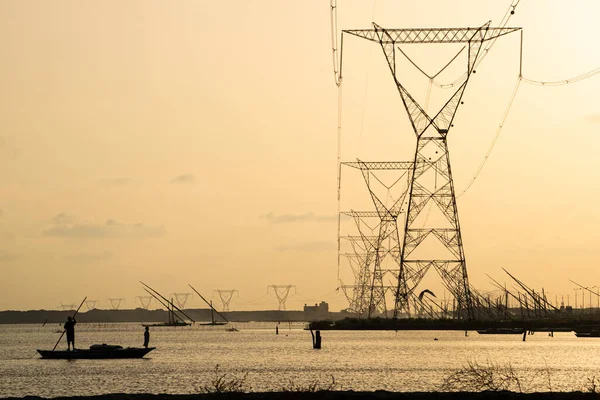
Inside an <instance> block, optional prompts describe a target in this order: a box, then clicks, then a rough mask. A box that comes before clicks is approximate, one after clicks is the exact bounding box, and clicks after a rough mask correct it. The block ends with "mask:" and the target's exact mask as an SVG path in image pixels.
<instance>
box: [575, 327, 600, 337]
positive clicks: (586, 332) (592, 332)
mask: <svg viewBox="0 0 600 400" xmlns="http://www.w3.org/2000/svg"><path fill="white" fill-rule="evenodd" d="M574 330H575V336H577V337H582V338H590V337H600V326H578V327H577V328H575V329H574Z"/></svg>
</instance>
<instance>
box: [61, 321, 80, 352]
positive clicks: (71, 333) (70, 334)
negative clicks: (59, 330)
mask: <svg viewBox="0 0 600 400" xmlns="http://www.w3.org/2000/svg"><path fill="white" fill-rule="evenodd" d="M76 323H77V321H75V317H73V318H71V317H69V318H67V322H65V327H64V328H65V331H66V332H67V350H69V351H71V344H73V350H75V324H76Z"/></svg>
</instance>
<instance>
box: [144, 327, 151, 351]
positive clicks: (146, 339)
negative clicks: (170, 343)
mask: <svg viewBox="0 0 600 400" xmlns="http://www.w3.org/2000/svg"><path fill="white" fill-rule="evenodd" d="M149 342H150V328H149V327H146V330H145V331H144V347H145V348H148V343H149Z"/></svg>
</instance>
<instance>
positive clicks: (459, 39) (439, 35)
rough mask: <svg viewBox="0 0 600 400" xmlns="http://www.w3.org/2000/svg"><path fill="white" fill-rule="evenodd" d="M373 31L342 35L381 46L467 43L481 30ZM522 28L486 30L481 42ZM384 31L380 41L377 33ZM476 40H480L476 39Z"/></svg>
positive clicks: (359, 30)
mask: <svg viewBox="0 0 600 400" xmlns="http://www.w3.org/2000/svg"><path fill="white" fill-rule="evenodd" d="M374 25H375V29H353V30H344V31H343V32H344V33H348V34H350V35H354V36H358V37H361V38H363V39H367V40H370V41H372V42H377V43H383V44H402V43H469V42H470V41H471V40H473V39H474V38H475V37H476V35H477V33H478V32H479V31H480V30H481V29H482V28H420V29H384V28H381V27H380V26H379V25H376V24H374ZM521 29H522V28H509V27H504V28H499V27H498V28H494V27H489V28H487V34H486V35H485V36H484V37H483V41H487V40H493V39H495V38H497V37H500V36H504V35H508V34H509V33H512V32H516V31H519V30H521ZM382 31H385V33H386V34H385V35H382V37H381V40H380V37H379V36H378V35H377V32H382ZM478 40H482V38H481V37H478Z"/></svg>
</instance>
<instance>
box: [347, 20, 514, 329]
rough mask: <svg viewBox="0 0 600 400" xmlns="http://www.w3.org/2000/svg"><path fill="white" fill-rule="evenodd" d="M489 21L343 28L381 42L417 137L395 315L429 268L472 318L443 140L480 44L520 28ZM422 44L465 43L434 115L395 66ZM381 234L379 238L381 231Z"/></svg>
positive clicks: (407, 309)
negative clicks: (407, 47)
mask: <svg viewBox="0 0 600 400" xmlns="http://www.w3.org/2000/svg"><path fill="white" fill-rule="evenodd" d="M489 24H490V23H489V22H488V23H487V24H485V25H483V26H481V27H480V28H439V29H384V28H382V27H381V26H379V25H377V24H375V23H374V24H373V28H374V29H362V30H345V31H343V33H347V34H350V35H354V36H358V37H360V38H363V39H367V40H369V41H372V42H375V43H379V44H380V45H381V48H382V50H383V54H384V56H385V58H386V60H387V63H388V66H389V68H390V72H391V73H392V75H393V77H394V82H395V84H396V86H397V88H398V92H399V93H400V97H401V98H402V103H403V105H404V108H405V109H406V112H407V114H408V117H409V120H410V123H411V125H412V128H413V131H414V133H415V135H416V137H417V145H416V151H415V158H414V163H413V165H412V172H411V176H410V186H409V194H408V204H407V207H406V218H405V221H404V237H403V240H402V242H401V248H400V259H399V266H400V271H399V279H398V283H397V288H396V293H395V296H394V297H395V304H394V317H395V318H397V317H398V316H400V315H401V313H404V314H405V315H411V306H410V303H411V301H412V300H413V299H414V295H415V290H416V288H417V286H418V285H419V283H420V282H421V280H422V279H423V277H424V276H425V275H426V273H427V272H428V270H430V269H431V268H433V269H434V270H436V271H437V272H438V274H439V275H440V277H441V279H442V282H443V285H444V286H445V287H446V288H447V289H448V290H449V291H450V292H451V293H452V295H453V296H454V298H455V300H456V303H457V307H456V310H457V317H458V318H466V319H473V318H474V317H475V315H474V307H473V299H472V295H471V288H470V286H469V280H468V276H467V266H466V261H465V254H464V249H463V243H462V236H461V231H460V224H459V221H458V210H457V207H456V196H455V190H454V182H453V180H452V172H451V168H450V157H449V153H448V144H447V141H446V138H447V136H448V132H449V131H450V129H451V128H452V127H453V125H452V123H453V121H454V118H455V116H456V112H457V109H458V106H459V105H460V104H462V101H461V99H462V96H463V94H464V91H465V89H466V86H467V83H468V82H469V78H470V77H471V74H473V73H474V72H475V65H476V64H477V61H478V60H480V59H481V58H482V56H483V54H485V52H482V51H481V50H482V47H483V44H484V43H485V42H486V41H490V40H495V39H496V38H498V37H500V36H503V35H507V34H509V33H512V32H516V31H519V30H521V28H504V27H502V28H491V27H490V26H489ZM342 43H343V42H342ZM426 43H438V44H442V43H458V44H465V45H466V47H468V53H467V60H466V61H467V62H466V72H465V73H464V75H463V76H462V77H461V78H459V80H458V81H457V86H458V89H457V90H456V91H455V92H454V93H453V94H452V95H451V96H450V98H449V99H448V100H447V101H446V102H445V103H444V105H443V106H442V108H441V109H440V110H439V111H437V112H434V113H428V112H427V111H425V109H424V107H422V106H421V104H419V103H418V102H417V101H416V100H415V98H414V97H413V96H412V95H411V94H410V93H409V92H408V90H407V89H406V87H405V86H404V85H403V83H402V79H403V78H405V76H404V75H403V72H404V71H403V70H402V68H399V67H398V68H397V62H396V61H397V56H399V55H400V54H401V53H402V55H403V56H404V57H406V58H408V56H406V54H405V53H404V52H403V51H402V49H401V48H400V45H404V44H426ZM456 57H458V54H457V56H455V58H456ZM455 58H453V59H452V60H451V61H450V63H451V62H452V61H454V59H455ZM408 60H409V61H410V62H411V64H412V65H413V66H415V67H416V68H417V69H418V70H419V71H420V72H421V73H423V74H424V75H426V76H427V77H429V79H430V81H431V80H432V79H433V78H432V77H430V76H429V75H427V74H426V73H425V72H423V70H422V69H421V68H420V67H418V66H417V65H416V63H414V62H413V61H412V60H410V59H408ZM450 63H448V65H449V64H450ZM444 68H445V67H444ZM426 206H429V208H430V209H431V210H436V211H437V213H438V214H439V215H441V221H440V219H436V218H427V217H426V216H425V215H424V214H425V213H422V211H423V210H424V209H425V208H426ZM378 211H379V208H378ZM428 212H429V211H428ZM428 212H427V213H428ZM391 217H392V215H390V218H391ZM419 217H421V218H419ZM382 221H383V220H382ZM389 225H390V226H391V224H389ZM379 236H380V237H381V234H380V235H379ZM431 241H434V242H436V243H437V246H439V244H441V246H442V248H443V249H445V251H444V252H443V253H444V254H442V255H440V253H439V252H437V251H435V252H434V251H432V249H433V248H434V247H435V246H436V245H435V244H433V245H432V244H431V243H429V244H427V242H431ZM379 273H380V272H378V271H376V270H375V276H374V277H373V279H374V280H379V276H378V275H377V274H379Z"/></svg>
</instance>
